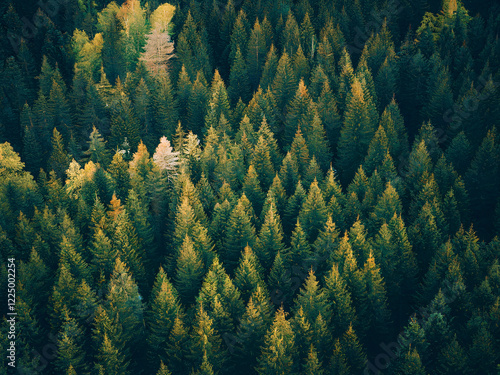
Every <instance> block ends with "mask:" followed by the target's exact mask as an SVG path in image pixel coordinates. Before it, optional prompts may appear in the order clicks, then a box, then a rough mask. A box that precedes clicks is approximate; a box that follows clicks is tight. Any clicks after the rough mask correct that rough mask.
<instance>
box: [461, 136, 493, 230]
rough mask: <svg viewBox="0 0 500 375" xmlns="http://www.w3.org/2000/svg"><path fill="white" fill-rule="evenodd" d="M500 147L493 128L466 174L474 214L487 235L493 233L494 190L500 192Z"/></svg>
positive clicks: (475, 219)
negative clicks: (499, 161) (499, 167)
mask: <svg viewBox="0 0 500 375" xmlns="http://www.w3.org/2000/svg"><path fill="white" fill-rule="evenodd" d="M499 149H500V148H499V147H498V142H497V135H496V129H495V128H493V129H492V130H490V131H489V132H488V134H487V135H486V137H484V139H483V142H482V143H481V145H480V146H479V148H478V150H477V151H476V155H475V157H474V159H473V160H472V163H471V166H470V168H469V170H468V171H467V174H466V176H465V181H466V183H467V187H468V188H467V190H468V192H469V194H470V197H471V202H470V203H471V208H472V216H473V218H474V221H475V223H476V225H478V226H479V228H481V232H482V233H483V234H484V235H486V236H490V235H491V234H492V233H493V231H492V223H493V220H492V218H493V212H494V207H495V204H494V198H493V197H494V196H495V193H494V192H498V186H499V183H500V179H499V178H498V172H497V171H498V165H499V164H498V160H499V155H500V152H499Z"/></svg>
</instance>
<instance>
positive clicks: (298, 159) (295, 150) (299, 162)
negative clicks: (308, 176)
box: [290, 127, 309, 176]
mask: <svg viewBox="0 0 500 375" xmlns="http://www.w3.org/2000/svg"><path fill="white" fill-rule="evenodd" d="M290 156H291V158H292V161H293V163H294V164H295V165H296V166H297V171H298V173H299V176H304V175H305V172H306V170H307V167H308V166H309V148H308V146H307V142H306V140H305V139H304V137H303V135H302V131H301V129H300V127H299V128H298V129H297V132H296V133H295V138H294V139H293V142H292V146H291V147H290Z"/></svg>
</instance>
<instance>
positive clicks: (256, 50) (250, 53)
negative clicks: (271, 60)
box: [247, 19, 270, 91]
mask: <svg viewBox="0 0 500 375" xmlns="http://www.w3.org/2000/svg"><path fill="white" fill-rule="evenodd" d="M268 42H270V41H268V40H266V38H265V35H264V33H263V30H262V27H261V24H260V23H259V19H256V20H255V24H254V26H253V29H252V31H251V32H250V38H249V39H248V46H247V61H248V78H249V83H250V88H251V90H252V91H255V90H256V89H257V87H258V85H259V80H260V77H261V74H262V69H263V67H264V62H265V58H266V51H267V43H268Z"/></svg>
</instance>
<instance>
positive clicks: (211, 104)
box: [204, 70, 232, 136]
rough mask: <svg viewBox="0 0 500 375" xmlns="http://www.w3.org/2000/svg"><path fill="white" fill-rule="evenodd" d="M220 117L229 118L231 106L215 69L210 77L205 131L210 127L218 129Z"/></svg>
mask: <svg viewBox="0 0 500 375" xmlns="http://www.w3.org/2000/svg"><path fill="white" fill-rule="evenodd" d="M222 117H224V118H225V119H226V120H229V119H231V117H232V116H231V108H230V104H229V96H228V93H227V90H226V86H225V84H224V81H223V80H222V78H221V76H220V74H219V71H218V70H216V71H215V74H214V78H213V79H212V85H211V88H210V94H209V101H208V107H207V115H206V116H205V128H204V129H205V132H206V130H207V129H209V128H210V127H213V128H214V129H218V128H219V122H221V118H222ZM219 133H220V134H219V135H220V136H222V132H219Z"/></svg>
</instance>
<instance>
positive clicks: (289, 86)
mask: <svg viewBox="0 0 500 375" xmlns="http://www.w3.org/2000/svg"><path fill="white" fill-rule="evenodd" d="M289 56H290V55H289V54H288V53H287V52H284V53H283V54H282V55H281V57H280V59H279V61H278V65H277V68H276V75H275V76H274V79H273V81H272V92H273V94H274V97H275V98H276V105H277V109H278V111H279V112H280V113H282V114H284V113H285V108H286V106H287V105H288V104H289V103H290V101H291V100H292V98H293V95H294V92H295V90H296V87H297V84H296V78H295V74H294V70H293V68H292V63H291V61H290V57H289ZM266 65H267V64H266ZM265 70H266V67H264V71H265Z"/></svg>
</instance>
